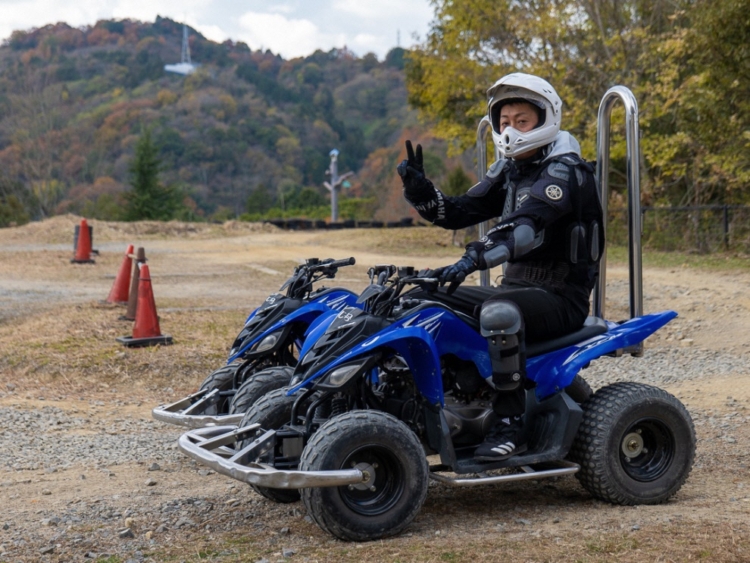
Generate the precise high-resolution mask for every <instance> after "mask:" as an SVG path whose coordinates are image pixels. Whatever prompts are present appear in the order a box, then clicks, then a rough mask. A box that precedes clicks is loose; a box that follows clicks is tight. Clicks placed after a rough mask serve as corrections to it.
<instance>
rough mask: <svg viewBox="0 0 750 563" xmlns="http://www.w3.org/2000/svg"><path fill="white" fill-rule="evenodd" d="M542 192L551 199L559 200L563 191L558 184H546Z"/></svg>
mask: <svg viewBox="0 0 750 563" xmlns="http://www.w3.org/2000/svg"><path fill="white" fill-rule="evenodd" d="M544 194H545V195H546V196H547V197H548V198H549V199H551V200H552V201H560V200H561V199H562V197H563V191H562V188H560V186H555V185H552V186H547V187H546V188H545V189H544Z"/></svg>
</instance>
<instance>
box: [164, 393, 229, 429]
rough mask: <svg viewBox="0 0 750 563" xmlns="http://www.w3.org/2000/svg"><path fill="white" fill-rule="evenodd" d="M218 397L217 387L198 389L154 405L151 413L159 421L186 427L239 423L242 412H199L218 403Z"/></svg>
mask: <svg viewBox="0 0 750 563" xmlns="http://www.w3.org/2000/svg"><path fill="white" fill-rule="evenodd" d="M219 398H220V396H219V390H218V389H213V390H212V391H205V390H204V391H198V392H197V393H193V394H192V395H188V396H187V397H185V398H184V399H180V400H179V401H177V402H176V403H171V404H168V405H159V406H158V407H155V408H154V409H153V410H152V411H151V415H152V416H153V417H154V418H155V419H156V420H158V421H160V422H166V423H167V424H174V425H175V426H185V427H187V428H203V427H205V426H216V425H227V424H239V423H240V422H241V421H242V417H243V415H242V414H215V415H207V414H200V413H201V412H203V411H205V409H206V408H207V407H209V406H211V405H214V404H216V403H218V402H219Z"/></svg>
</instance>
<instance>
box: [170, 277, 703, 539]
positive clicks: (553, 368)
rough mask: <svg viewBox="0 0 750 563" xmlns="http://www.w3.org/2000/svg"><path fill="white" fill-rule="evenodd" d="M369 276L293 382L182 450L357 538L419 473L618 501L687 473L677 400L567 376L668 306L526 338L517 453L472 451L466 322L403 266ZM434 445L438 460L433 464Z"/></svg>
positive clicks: (478, 410) (314, 344) (187, 438)
mask: <svg viewBox="0 0 750 563" xmlns="http://www.w3.org/2000/svg"><path fill="white" fill-rule="evenodd" d="M371 278H372V280H373V283H372V284H371V285H370V286H368V287H367V288H366V289H365V291H364V292H363V293H362V294H361V295H360V297H359V304H360V305H361V306H362V308H358V307H346V308H344V309H343V310H342V311H341V312H340V313H338V314H337V315H335V316H333V315H332V316H330V317H327V318H325V319H321V320H319V321H318V322H316V323H315V325H314V327H313V328H312V329H311V330H310V333H309V335H308V337H307V339H306V340H305V343H304V345H303V346H302V349H301V351H300V361H299V363H298V364H297V366H296V368H295V371H294V377H293V378H292V381H291V386H290V388H288V389H278V390H275V391H273V392H271V393H269V394H267V395H266V396H265V397H263V398H262V399H260V400H259V401H257V402H256V403H255V404H254V405H253V407H252V408H251V409H250V410H249V411H248V412H247V413H246V414H245V416H244V418H243V420H242V422H241V423H240V426H239V427H214V428H205V429H202V430H198V431H194V432H188V433H186V434H184V435H183V436H182V437H181V438H180V440H179V446H180V448H181V449H182V451H183V452H185V453H186V454H187V455H189V456H190V457H192V458H194V459H197V460H199V461H201V462H202V463H204V464H206V465H208V466H210V467H211V468H213V469H214V470H216V471H217V472H219V473H223V474H225V475H228V476H230V477H233V478H235V479H239V480H242V481H245V482H247V483H249V484H251V485H252V486H253V487H254V488H255V489H256V490H257V491H258V492H260V493H261V494H263V495H264V496H266V497H268V498H270V499H272V500H275V501H278V502H291V501H294V500H296V499H298V498H300V496H301V498H302V500H303V502H304V504H305V506H306V508H307V510H308V513H309V514H310V516H311V517H312V518H313V520H314V521H315V522H316V523H317V524H318V525H319V526H320V527H321V528H322V529H324V530H326V531H328V532H329V533H331V534H332V535H334V536H336V537H338V538H341V539H344V540H353V541H368V540H373V539H377V538H380V537H384V536H388V535H392V534H396V533H398V532H400V531H401V530H403V529H404V528H405V527H406V526H407V525H408V524H409V523H410V522H411V521H412V520H413V519H414V517H415V516H416V515H417V513H418V512H419V510H420V507H421V506H422V503H423V502H424V500H425V497H426V495H427V486H428V481H429V478H433V479H435V480H438V481H441V482H443V483H447V484H450V485H455V486H473V485H480V484H486V483H500V482H506V481H515V480H523V479H541V478H545V477H554V476H560V475H566V474H575V475H576V477H577V478H578V480H579V481H580V483H581V484H582V485H583V486H584V487H585V488H586V489H587V490H588V491H589V492H590V493H591V494H592V495H593V496H594V497H596V498H598V499H601V500H605V501H608V502H612V503H616V504H625V505H630V504H654V503H660V502H663V501H666V500H667V499H668V498H670V497H671V496H673V495H674V494H675V493H676V492H677V491H678V490H679V489H680V487H681V486H682V485H683V483H684V482H685V480H686V479H687V477H688V474H689V473H690V470H691V468H692V464H693V460H694V456H695V432H694V428H693V423H692V420H691V418H690V415H689V414H688V412H687V410H686V409H685V407H684V406H683V405H682V404H681V403H680V402H679V401H678V400H677V399H676V398H675V397H673V396H672V395H670V394H668V393H666V392H665V391H662V390H660V389H658V388H656V387H652V386H649V385H643V384H638V383H624V382H623V383H616V384H613V385H609V386H606V387H603V388H602V389H600V390H598V391H597V392H596V393H594V394H591V391H590V388H589V386H588V385H587V384H586V382H585V381H584V380H583V379H582V378H581V376H580V374H579V372H580V371H581V370H582V369H583V368H585V367H586V366H588V365H589V363H590V362H591V361H593V360H595V359H598V358H601V357H603V356H617V355H619V354H621V353H622V351H623V350H628V349H632V348H633V347H635V346H637V345H639V344H640V343H641V342H642V341H643V340H644V339H645V338H647V337H648V336H649V335H651V334H653V333H654V332H655V331H657V330H658V329H660V328H661V327H662V326H664V325H665V324H667V323H668V322H669V321H670V320H672V319H673V318H675V317H676V316H677V315H676V313H675V312H673V311H664V312H661V313H656V314H651V315H644V316H642V317H638V318H633V319H631V320H628V321H625V322H622V323H614V322H608V321H604V320H602V319H599V318H596V317H590V318H589V319H588V320H587V322H586V323H585V325H584V326H583V327H582V328H581V329H580V330H579V331H577V332H575V333H572V334H569V335H567V336H564V337H561V338H556V339H554V340H550V341H547V342H541V343H535V344H532V345H529V346H528V348H527V357H528V360H527V374H528V378H529V381H530V382H532V386H531V388H529V389H528V391H527V394H526V396H527V408H526V414H525V420H524V428H525V430H526V432H527V434H528V435H527V443H528V450H527V451H526V452H524V453H522V454H519V455H517V456H515V457H511V458H509V459H507V460H503V461H497V462H478V461H476V460H474V457H473V454H474V450H475V448H476V447H477V445H478V444H479V443H481V441H482V440H483V437H484V435H485V434H486V433H487V432H488V431H489V429H490V428H491V427H492V424H493V422H494V419H495V414H494V412H493V410H492V407H491V397H492V391H493V390H492V383H491V382H492V373H491V366H490V359H489V353H488V348H487V340H486V339H485V338H484V337H482V336H481V335H480V333H479V324H478V320H477V318H476V317H475V316H473V315H472V314H470V313H469V312H467V311H462V310H459V309H458V308H454V307H451V306H449V305H447V304H446V302H445V298H444V296H443V294H442V293H440V292H434V293H432V296H433V298H432V299H431V298H429V297H428V298H425V290H432V289H434V285H435V284H436V281H437V280H435V279H433V278H425V277H423V276H422V275H419V274H414V272H413V269H402V270H400V271H397V269H396V268H394V267H393V266H380V267H376V268H373V269H372V270H371ZM414 286H417V288H416V289H415V290H412V291H407V290H408V289H410V288H413V287H414ZM459 291H460V292H461V294H460V297H461V298H462V299H463V300H465V301H466V302H467V303H471V301H472V298H473V299H474V302H475V304H479V303H481V302H482V301H483V300H484V299H485V298H486V288H472V287H464V288H459ZM416 292H418V293H416ZM415 295H416V297H414V296H415ZM427 295H428V296H429V295H430V293H429V292H428V293H427ZM469 309H470V308H469V307H467V310H469ZM430 455H436V456H439V463H434V464H433V465H429V464H428V462H427V456H430ZM497 470H503V471H501V472H497Z"/></svg>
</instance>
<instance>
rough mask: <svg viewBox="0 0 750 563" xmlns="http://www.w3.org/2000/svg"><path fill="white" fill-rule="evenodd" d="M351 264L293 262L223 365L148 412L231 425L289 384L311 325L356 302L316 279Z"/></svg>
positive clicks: (171, 419)
mask: <svg viewBox="0 0 750 563" xmlns="http://www.w3.org/2000/svg"><path fill="white" fill-rule="evenodd" d="M354 263H355V260H354V258H346V259H343V260H333V259H332V258H329V259H327V260H319V259H317V258H310V259H308V260H306V261H305V263H304V264H302V265H300V266H297V267H296V268H295V269H294V272H293V274H292V276H291V277H290V278H289V279H288V280H287V281H286V282H285V283H284V284H283V285H282V286H281V288H280V289H279V291H278V292H277V293H274V294H272V295H270V296H268V297H267V298H266V300H265V301H264V302H263V304H262V305H261V306H260V307H258V308H257V309H255V310H254V311H253V312H252V313H250V315H249V316H248V317H247V319H246V320H245V324H244V326H243V328H242V330H241V331H240V333H239V334H238V335H237V338H235V340H234V342H233V344H232V347H231V349H230V351H229V357H228V359H227V365H225V366H223V367H221V368H219V369H217V370H216V371H214V372H213V373H211V374H210V375H209V376H208V377H207V378H206V379H205V380H204V381H203V383H202V384H201V386H200V388H199V390H198V391H197V392H196V393H193V394H191V395H189V396H187V397H185V398H183V399H181V400H179V401H177V402H174V403H171V404H167V405H160V406H158V407H156V408H154V409H153V410H152V415H153V417H154V418H155V419H157V420H160V421H162V422H167V423H169V424H176V425H179V426H187V427H189V428H201V427H203V426H206V425H207V424H216V423H222V424H236V423H237V422H239V421H240V420H241V419H242V416H243V415H244V414H245V412H246V411H247V410H248V409H249V408H250V406H251V405H252V404H253V403H254V402H255V401H256V400H257V399H259V398H260V397H262V396H263V395H265V394H266V393H268V392H269V391H272V390H274V389H278V388H280V387H284V386H286V385H288V384H289V381H290V380H291V378H292V375H293V371H294V366H295V365H296V364H297V357H298V354H299V349H300V347H301V346H302V342H303V340H304V338H305V333H306V332H307V330H308V328H309V327H310V325H311V324H312V323H313V322H314V321H315V320H316V319H318V318H319V317H321V316H325V315H329V314H335V313H337V312H338V311H340V310H342V309H343V308H344V307H347V306H353V305H355V303H356V299H357V295H356V294H355V293H353V292H351V291H349V290H348V289H343V288H326V287H320V288H317V289H315V288H314V286H315V284H316V283H317V282H319V281H320V280H322V279H332V278H334V277H335V276H336V273H337V272H338V269H339V268H342V267H344V266H350V265H353V264H354ZM282 292H284V293H282Z"/></svg>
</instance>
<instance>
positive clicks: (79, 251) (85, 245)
mask: <svg viewBox="0 0 750 563" xmlns="http://www.w3.org/2000/svg"><path fill="white" fill-rule="evenodd" d="M70 262H71V263H72V264H93V263H94V261H93V260H92V259H91V231H90V230H89V224H88V223H87V222H86V219H81V225H80V227H79V228H78V240H77V241H76V252H75V256H73V259H72V260H71V261H70Z"/></svg>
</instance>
